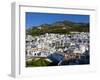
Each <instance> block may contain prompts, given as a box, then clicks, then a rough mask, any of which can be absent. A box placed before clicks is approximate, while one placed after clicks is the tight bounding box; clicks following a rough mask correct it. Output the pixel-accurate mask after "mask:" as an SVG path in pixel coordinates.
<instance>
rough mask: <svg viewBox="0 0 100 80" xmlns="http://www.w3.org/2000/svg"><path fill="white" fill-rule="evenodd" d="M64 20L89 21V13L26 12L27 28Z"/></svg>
mask: <svg viewBox="0 0 100 80" xmlns="http://www.w3.org/2000/svg"><path fill="white" fill-rule="evenodd" d="M63 20H69V21H73V22H83V23H88V22H89V15H75V14H51V13H34V12H26V28H30V27H32V26H39V25H41V24H51V23H54V22H56V21H63Z"/></svg>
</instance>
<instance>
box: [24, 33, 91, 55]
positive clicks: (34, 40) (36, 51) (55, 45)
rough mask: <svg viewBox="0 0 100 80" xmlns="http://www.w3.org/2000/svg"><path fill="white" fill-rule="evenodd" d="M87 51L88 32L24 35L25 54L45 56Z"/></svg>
mask: <svg viewBox="0 0 100 80" xmlns="http://www.w3.org/2000/svg"><path fill="white" fill-rule="evenodd" d="M86 51H89V33H88V32H71V33H70V34H54V33H46V34H44V35H40V36H34V37H33V36H31V35H26V56H27V57H29V56H31V57H47V56H49V55H50V54H54V53H57V52H58V53H61V54H62V55H63V54H76V53H78V54H83V53H85V52H86Z"/></svg>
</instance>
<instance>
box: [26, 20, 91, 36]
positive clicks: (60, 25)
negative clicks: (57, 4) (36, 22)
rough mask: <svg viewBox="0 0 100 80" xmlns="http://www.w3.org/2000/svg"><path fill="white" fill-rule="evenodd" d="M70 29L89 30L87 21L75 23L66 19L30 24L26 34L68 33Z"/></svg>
mask: <svg viewBox="0 0 100 80" xmlns="http://www.w3.org/2000/svg"><path fill="white" fill-rule="evenodd" d="M71 31H77V32H89V23H76V22H72V21H68V20H64V21H57V22H55V23H52V24H42V25H40V26H32V27H31V28H29V29H27V30H26V34H27V35H32V36H38V35H42V34H45V33H58V34H69V33H70V32H71Z"/></svg>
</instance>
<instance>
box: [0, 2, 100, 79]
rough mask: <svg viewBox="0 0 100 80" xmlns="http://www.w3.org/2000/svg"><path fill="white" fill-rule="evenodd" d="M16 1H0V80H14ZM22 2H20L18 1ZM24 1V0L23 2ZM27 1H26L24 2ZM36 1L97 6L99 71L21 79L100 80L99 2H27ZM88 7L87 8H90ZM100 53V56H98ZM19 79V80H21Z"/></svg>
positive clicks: (96, 47) (95, 47)
mask: <svg viewBox="0 0 100 80" xmlns="http://www.w3.org/2000/svg"><path fill="white" fill-rule="evenodd" d="M13 1H15V0H1V1H0V10H1V11H0V80H14V78H12V77H10V70H11V69H10V67H11V66H10V65H11V62H10V61H11V2H13ZM16 1H20V0H16ZM21 1H22V0H21ZM23 1H25V0H23ZM27 1H29V2H30V1H34V3H35V4H45V3H46V4H48V5H49V4H50V2H53V3H52V5H60V4H61V5H62V6H66V5H67V4H78V5H88V6H90V5H95V6H96V7H97V8H98V11H97V20H98V21H97V22H98V24H97V26H94V27H96V29H97V32H96V35H95V36H96V38H97V39H96V43H95V45H96V46H95V45H94V49H96V53H95V54H96V55H98V57H97V59H98V68H97V69H98V71H97V73H91V74H85V73H84V74H64V75H61V76H58V75H56V74H55V75H54V76H49V75H48V76H39V77H33V78H23V79H22V78H21V79H22V80H55V79H56V80H57V79H58V80H84V79H86V80H99V79H100V77H99V74H100V62H99V61H100V57H99V56H100V51H99V48H100V46H99V44H100V35H99V34H100V31H99V30H100V22H99V21H100V5H99V3H100V2H99V0H27ZM88 6H87V7H88ZM98 53H99V54H98ZM21 79H18V80H21Z"/></svg>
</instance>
